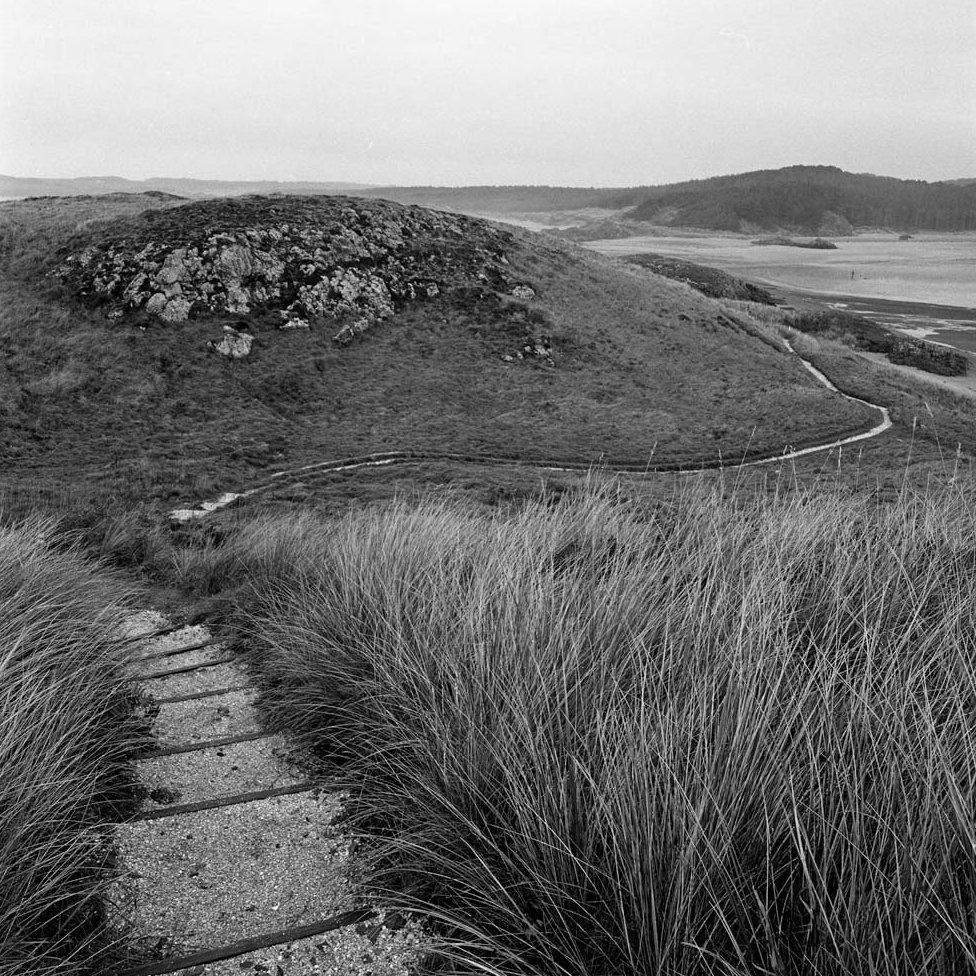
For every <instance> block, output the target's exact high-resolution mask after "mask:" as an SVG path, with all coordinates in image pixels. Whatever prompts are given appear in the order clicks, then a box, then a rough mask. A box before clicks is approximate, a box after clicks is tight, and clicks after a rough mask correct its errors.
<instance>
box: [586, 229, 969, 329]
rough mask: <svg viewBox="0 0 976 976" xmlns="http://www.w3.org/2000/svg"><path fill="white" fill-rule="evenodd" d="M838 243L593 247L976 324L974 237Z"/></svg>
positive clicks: (740, 241) (655, 240)
mask: <svg viewBox="0 0 976 976" xmlns="http://www.w3.org/2000/svg"><path fill="white" fill-rule="evenodd" d="M835 243H836V244H837V249H836V250H830V251H819V250H814V249H812V248H799V247H782V246H777V245H759V244H753V243H752V242H751V241H750V240H747V239H745V238H729V237H628V238H623V239H621V240H607V241H591V242H590V243H589V244H587V246H588V247H592V248H593V249H594V250H597V251H600V252H602V253H604V254H635V253H638V252H641V251H653V252H657V253H659V254H666V255H669V256H673V257H680V258H686V259H687V260H689V261H696V262H698V263H699V264H706V265H708V264H710V265H712V266H714V267H716V268H722V269H723V270H726V271H731V272H734V273H736V274H739V275H741V276H743V277H746V278H749V279H751V280H753V281H757V282H766V283H768V284H771V285H779V286H781V287H784V288H791V289H796V290H800V291H808V292H814V293H819V294H830V295H836V294H841V295H851V296H855V297H863V298H884V299H890V300H896V301H906V302H927V303H929V304H933V305H956V306H962V307H967V308H973V310H974V317H976V234H955V235H919V236H918V237H917V238H916V239H914V240H911V241H899V240H897V239H896V238H894V237H893V236H890V235H884V236H882V235H865V236H863V237H860V236H859V237H854V238H843V239H839V240H837V241H836V242H835ZM851 272H853V273H854V275H853V277H851Z"/></svg>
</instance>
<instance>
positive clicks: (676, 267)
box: [627, 253, 777, 305]
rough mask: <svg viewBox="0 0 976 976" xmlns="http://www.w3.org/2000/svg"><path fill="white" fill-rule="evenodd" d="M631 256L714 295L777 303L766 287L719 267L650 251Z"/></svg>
mask: <svg viewBox="0 0 976 976" xmlns="http://www.w3.org/2000/svg"><path fill="white" fill-rule="evenodd" d="M627 260H628V261H629V262H630V263H631V264H636V265H638V266H639V267H642V268H647V270H648V271H653V272H654V273H655V274H659V275H663V276H664V277H665V278H673V279H674V280H675V281H683V282H684V283H685V284H686V285H690V286H691V287H692V288H694V289H695V290H696V291H700V292H701V293H702V294H703V295H709V296H711V297H712V298H731V299H735V300H737V301H745V302H757V303H758V304H760V305H776V304H777V302H776V299H775V298H773V296H772V295H770V294H769V292H768V291H766V289H765V288H760V287H759V286H758V285H753V284H751V283H750V282H748V281H743V280H742V279H741V278H736V277H735V275H730V274H728V273H727V272H725V271H719V270H718V269H717V268H706V267H705V266H704V265H701V264H695V263H694V262H692V261H683V260H681V259H680V258H669V257H665V256H664V255H661V254H650V253H647V254H634V255H631V256H628V258H627Z"/></svg>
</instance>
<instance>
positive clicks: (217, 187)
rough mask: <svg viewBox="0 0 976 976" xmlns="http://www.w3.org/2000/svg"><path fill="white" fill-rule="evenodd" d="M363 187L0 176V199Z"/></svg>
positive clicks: (209, 194) (352, 186)
mask: <svg viewBox="0 0 976 976" xmlns="http://www.w3.org/2000/svg"><path fill="white" fill-rule="evenodd" d="M365 187H366V184H364V183H317V182H288V181H280V180H259V181H248V180H193V179H184V178H180V177H173V178H170V177H154V178H152V179H148V180H127V179H125V178H124V177H122V176H79V177H76V178H72V179H47V178H41V177H21V176H4V175H2V174H0V197H6V198H8V199H22V198H24V197H46V196H54V197H64V196H85V195H88V196H97V195H101V194H104V193H145V192H147V191H152V190H155V191H159V192H162V193H172V194H174V195H176V196H180V197H233V196H242V195H244V194H247V193H313V194H319V193H325V194H329V193H348V192H350V191H352V192H355V191H357V190H362V189H364V188H365Z"/></svg>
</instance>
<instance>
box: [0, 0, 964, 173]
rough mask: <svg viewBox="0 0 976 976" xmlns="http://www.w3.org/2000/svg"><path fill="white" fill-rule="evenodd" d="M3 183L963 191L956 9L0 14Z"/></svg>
mask: <svg viewBox="0 0 976 976" xmlns="http://www.w3.org/2000/svg"><path fill="white" fill-rule="evenodd" d="M0 59H2V61H0V172H4V173H8V174H12V175H17V176H79V175H108V174H112V175H119V176H128V177H133V178H140V177H147V176H196V177H210V178H227V179H320V180H352V181H357V182H369V183H401V184H403V183H440V184H445V183H446V184H457V183H565V184H580V185H590V184H602V185H622V184H635V183H657V182H670V181H673V180H679V179H684V178H689V177H698V176H708V175H714V174H718V173H728V172H739V171H742V170H748V169H757V168H764V167H775V166H782V165H788V164H791V163H800V162H802V163H832V164H835V165H838V166H842V167H844V168H845V169H850V170H854V171H857V172H867V171H870V172H876V173H884V174H888V175H892V176H901V177H911V178H919V179H945V178H951V177H961V176H971V177H976V3H974V0H941V2H939V3H938V4H933V5H927V4H925V3H923V2H919V0H912V2H909V0H725V2H720V0H641V2H637V0H351V2H345V3H339V2H334V0H323V2H317V3H316V2H312V0H278V2H257V0H234V2H230V0H166V2H144V0H124V2H123V0H58V2H55V0H0Z"/></svg>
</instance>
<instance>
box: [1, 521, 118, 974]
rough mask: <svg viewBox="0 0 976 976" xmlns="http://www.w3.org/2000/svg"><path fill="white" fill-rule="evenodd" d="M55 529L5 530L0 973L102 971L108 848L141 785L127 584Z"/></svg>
mask: <svg viewBox="0 0 976 976" xmlns="http://www.w3.org/2000/svg"><path fill="white" fill-rule="evenodd" d="M51 536H52V529H51V525H50V524H48V523H44V522H39V521H33V522H29V523H26V524H22V525H20V526H18V527H10V526H2V525H0V973H2V974H3V976H12V974H24V976H26V974H55V973H57V974H61V973H65V974H67V973H81V972H100V971H102V970H101V968H100V963H99V961H98V960H99V958H100V956H99V952H100V951H101V950H104V949H105V948H106V939H105V931H104V928H103V926H102V904H103V903H102V894H103V887H104V882H105V879H106V876H107V875H106V871H107V868H108V858H109V848H108V846H107V843H106V838H105V834H104V832H103V831H102V830H100V829H99V828H100V826H101V825H102V824H103V822H104V821H105V819H107V818H108V817H109V815H110V812H111V810H112V809H113V807H114V806H116V805H117V804H119V803H122V802H124V800H125V798H126V796H127V793H128V790H129V788H130V783H129V780H128V778H127V775H128V774H127V768H128V767H127V760H128V759H129V756H130V750H131V747H132V741H131V736H132V735H133V727H132V725H131V722H130V714H131V706H132V701H131V698H130V692H129V691H128V690H127V687H126V681H125V666H124V662H125V654H126V651H125V645H124V641H123V640H122V638H121V634H120V629H119V628H120V624H121V617H122V601H123V600H124V598H125V596H126V592H125V588H124V587H123V586H121V585H120V584H119V581H118V580H115V579H111V578H109V577H107V576H106V575H105V573H104V571H103V570H101V569H99V568H98V567H97V566H94V565H92V564H91V563H90V562H89V561H86V560H85V559H84V558H83V557H82V556H81V555H80V554H79V552H77V551H76V550H74V549H72V548H71V547H70V546H68V547H66V546H64V545H56V544H53V543H52V539H51Z"/></svg>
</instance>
